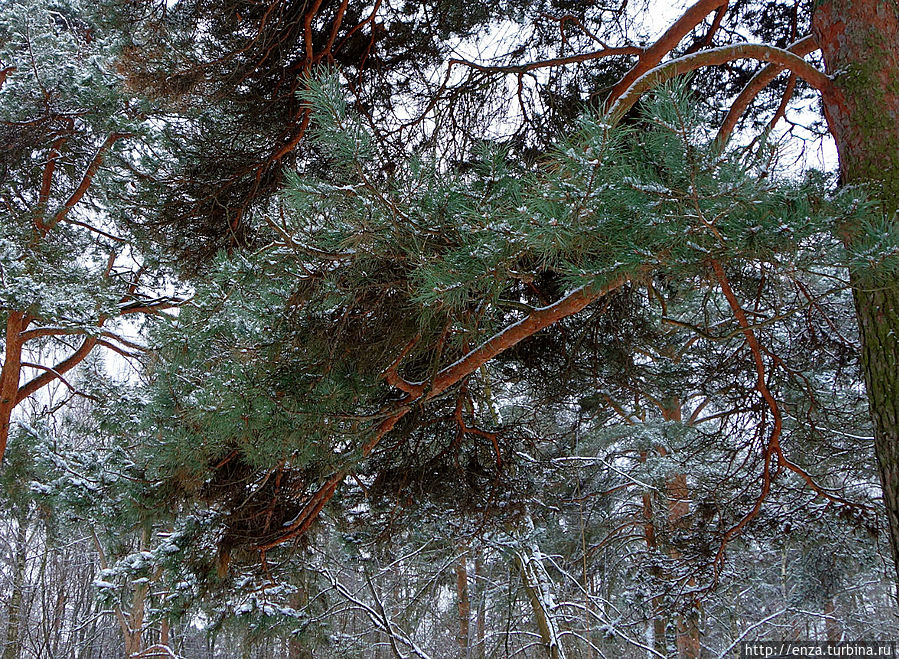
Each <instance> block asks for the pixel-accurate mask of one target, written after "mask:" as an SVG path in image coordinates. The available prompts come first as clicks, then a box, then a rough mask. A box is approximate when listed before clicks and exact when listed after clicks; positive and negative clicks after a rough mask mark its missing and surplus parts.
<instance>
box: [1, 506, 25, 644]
mask: <svg viewBox="0 0 899 659" xmlns="http://www.w3.org/2000/svg"><path fill="white" fill-rule="evenodd" d="M17 517H18V519H17V520H16V521H17V522H18V525H19V528H18V531H17V532H16V554H15V563H14V565H13V575H12V596H11V597H10V598H9V606H8V607H7V609H6V619H7V623H6V647H5V648H4V649H3V658H2V659H19V657H20V656H21V653H22V634H21V628H22V591H23V589H24V587H25V558H26V556H25V553H26V551H27V550H28V537H27V535H28V516H27V513H21V514H19V515H18V516H17Z"/></svg>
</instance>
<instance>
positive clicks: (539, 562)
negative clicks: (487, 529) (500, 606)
mask: <svg viewBox="0 0 899 659" xmlns="http://www.w3.org/2000/svg"><path fill="white" fill-rule="evenodd" d="M525 521H526V531H527V532H528V533H529V534H533V533H534V521H533V520H532V519H531V516H530V514H528V515H527V516H526V517H525ZM515 562H516V564H517V566H518V570H519V572H520V573H521V582H522V585H523V586H524V592H525V594H526V595H527V598H528V601H529V602H530V604H531V609H532V610H533V612H534V621H535V622H536V623H537V630H538V631H539V632H540V638H541V640H542V641H543V646H544V647H545V648H546V656H547V657H548V658H549V659H565V657H566V656H567V655H566V652H565V646H564V645H562V640H561V638H560V632H561V631H562V630H561V629H559V624H558V620H557V619H556V615H555V612H554V611H553V609H554V607H555V594H554V593H553V584H552V580H551V579H550V577H549V574H548V573H547V571H546V566H545V565H544V564H543V553H542V552H541V551H540V547H539V546H538V545H537V543H536V541H534V540H529V541H528V546H527V547H522V548H521V549H519V550H518V551H516V552H515Z"/></svg>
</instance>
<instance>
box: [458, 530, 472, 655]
mask: <svg viewBox="0 0 899 659" xmlns="http://www.w3.org/2000/svg"><path fill="white" fill-rule="evenodd" d="M467 556H468V547H467V546H466V545H465V544H464V543H460V544H459V558H458V559H457V560H456V603H457V605H458V608H459V631H458V634H457V635H456V641H457V642H458V643H459V656H460V657H463V658H465V659H467V658H468V656H469V654H468V639H469V622H470V620H471V599H470V598H469V596H468V561H467Z"/></svg>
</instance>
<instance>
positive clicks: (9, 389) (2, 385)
mask: <svg viewBox="0 0 899 659" xmlns="http://www.w3.org/2000/svg"><path fill="white" fill-rule="evenodd" d="M26 325H27V320H26V318H25V314H23V313H20V312H18V311H10V312H9V316H8V317H7V319H6V336H5V345H4V352H5V354H4V356H3V366H2V367H0V462H2V460H3V454H4V453H5V452H6V442H7V440H8V439H9V430H10V426H11V424H12V411H13V410H14V409H15V407H16V397H17V396H18V394H19V376H20V373H21V370H22V344H23V342H22V338H21V336H20V334H21V332H22V331H23V330H24V329H25V326H26Z"/></svg>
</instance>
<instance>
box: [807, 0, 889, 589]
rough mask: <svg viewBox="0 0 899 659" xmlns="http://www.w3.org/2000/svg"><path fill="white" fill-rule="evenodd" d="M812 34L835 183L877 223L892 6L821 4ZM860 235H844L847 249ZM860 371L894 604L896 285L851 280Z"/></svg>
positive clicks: (884, 179) (881, 2)
mask: <svg viewBox="0 0 899 659" xmlns="http://www.w3.org/2000/svg"><path fill="white" fill-rule="evenodd" d="M812 27H813V30H814V32H815V36H816V37H817V39H818V44H819V45H820V47H821V51H822V53H823V55H824V61H825V63H826V66H827V71H828V73H829V74H830V75H831V77H832V78H833V85H832V88H831V89H830V90H829V91H828V92H827V93H825V94H824V113H825V115H826V117H827V122H828V124H829V125H830V130H831V133H832V134H833V136H834V139H835V140H836V143H837V150H838V152H839V156H840V172H841V175H842V179H843V183H845V184H850V183H866V184H869V186H870V188H869V189H870V194H871V195H872V196H874V197H875V198H876V199H878V200H879V201H880V203H881V210H882V212H883V213H884V216H885V217H886V218H888V219H890V220H891V221H893V222H896V221H897V217H896V212H897V209H899V0H821V1H820V2H819V3H818V6H817V7H816V8H815V12H814V15H813V19H812ZM860 230H861V229H860V227H847V231H846V235H845V239H846V241H847V242H848V243H850V244H851V243H852V241H853V240H854V239H856V238H857V235H856V234H857V233H858V232H859V231H860ZM853 279H854V283H855V286H853V292H854V295H855V306H856V311H857V315H858V324H859V329H860V334H861V342H862V365H863V369H864V374H865V384H866V385H867V390H868V400H869V404H870V407H871V417H872V419H873V421H874V447H875V452H876V455H877V462H878V465H879V468H880V477H881V483H882V485H883V497H884V503H885V504H886V509H887V518H888V520H889V532H890V544H891V546H892V550H893V561H894V564H895V568H896V580H897V592H896V597H897V601H899V278H896V277H892V278H890V279H889V280H887V281H881V282H879V283H878V284H877V285H876V286H875V285H869V284H867V283H866V282H864V281H861V280H860V279H859V277H858V276H854V277H853Z"/></svg>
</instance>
